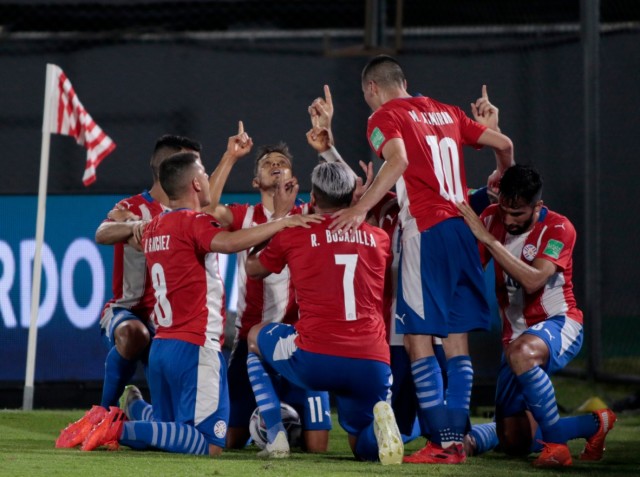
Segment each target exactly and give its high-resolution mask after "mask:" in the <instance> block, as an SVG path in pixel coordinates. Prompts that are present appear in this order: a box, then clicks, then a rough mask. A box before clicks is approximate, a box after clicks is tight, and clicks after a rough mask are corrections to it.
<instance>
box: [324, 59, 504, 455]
mask: <svg viewBox="0 0 640 477" xmlns="http://www.w3.org/2000/svg"><path fill="white" fill-rule="evenodd" d="M406 88H407V83H406V79H405V76H404V73H403V71H402V69H401V67H400V65H399V64H398V62H397V61H396V60H394V59H393V58H391V57H388V56H384V55H381V56H378V57H375V58H374V59H372V60H371V61H370V62H369V63H368V64H367V65H366V66H365V68H364V70H363V72H362V90H363V93H364V98H365V101H366V102H367V104H368V105H369V106H370V107H371V109H372V110H373V111H374V112H373V114H372V115H371V116H370V118H369V123H368V128H367V134H368V137H369V142H370V145H371V147H372V148H373V150H374V151H375V152H376V154H378V155H379V156H380V157H381V158H382V159H384V161H385V162H384V164H383V165H382V167H381V168H380V170H379V171H378V174H377V176H376V178H375V179H374V181H373V183H372V185H371V187H370V188H369V189H368V191H367V192H365V194H364V195H363V197H362V198H361V199H360V201H358V203H356V204H355V205H354V206H353V207H351V208H349V209H346V210H341V211H338V212H336V213H335V214H334V216H335V218H334V222H333V224H332V228H333V230H342V231H349V230H353V229H354V227H357V226H358V224H360V223H362V221H363V220H364V219H365V217H366V214H367V212H368V211H369V210H370V209H371V208H372V207H373V206H374V205H375V204H376V203H378V202H379V201H380V199H381V198H382V197H383V195H384V194H385V193H386V192H387V191H388V190H389V189H390V188H391V187H392V186H393V185H394V184H396V191H397V193H398V200H399V202H400V207H401V211H400V220H401V222H402V227H403V237H402V257H401V263H400V270H399V278H398V281H399V283H398V304H397V311H396V319H397V320H398V322H397V323H396V324H397V329H398V331H399V332H401V333H403V334H404V335H405V338H404V340H405V346H406V347H407V350H408V353H409V357H410V360H411V366H412V374H413V379H414V382H415V384H416V388H417V396H418V402H419V408H420V413H421V414H422V416H423V417H422V418H423V419H424V420H425V421H426V422H427V423H428V425H429V428H430V430H431V441H430V442H429V443H428V444H427V446H426V447H425V448H424V449H421V450H420V451H418V452H417V453H416V454H414V455H412V456H408V457H407V458H406V459H405V460H406V461H407V462H416V463H422V462H424V463H460V462H463V461H464V460H465V455H464V450H463V447H462V439H463V435H464V432H465V428H466V426H467V422H468V417H469V416H468V415H469V402H470V398H471V387H472V380H473V368H472V365H471V359H470V357H469V350H468V343H467V332H469V331H472V330H475V329H487V328H488V325H489V320H490V316H489V306H488V304H487V302H486V298H485V295H484V278H483V272H482V267H481V265H480V261H479V257H478V253H477V247H476V244H475V240H474V237H473V235H472V234H471V232H470V231H469V228H468V227H467V226H466V225H465V224H464V221H463V220H460V218H459V216H458V211H457V208H456V205H455V202H456V201H460V200H463V199H464V198H465V197H466V192H467V186H466V181H465V174H464V163H463V158H462V146H463V145H464V144H469V145H472V146H482V145H487V146H490V147H491V148H493V149H494V151H495V153H496V162H497V168H496V170H495V171H494V172H493V173H492V174H491V175H490V176H489V180H488V186H490V187H496V186H497V184H498V181H499V179H500V177H501V175H502V173H503V172H504V170H505V169H506V168H507V167H509V166H510V165H512V163H513V146H512V143H511V141H510V140H509V138H508V137H506V136H504V135H502V134H500V133H498V132H496V131H493V130H491V129H487V127H486V126H483V125H481V124H479V123H477V122H475V121H473V120H471V119H469V118H468V117H467V116H466V115H465V114H464V113H463V112H462V110H460V109H459V108H457V107H454V106H449V105H447V104H444V103H440V102H437V101H435V100H433V99H431V98H427V97H422V96H419V97H412V96H411V95H410V94H409V93H408V92H407V89H406ZM432 336H440V337H442V338H443V344H444V348H445V352H446V355H447V360H448V361H447V377H448V388H447V396H446V400H445V396H444V393H443V384H442V375H441V372H440V367H439V365H438V363H437V360H436V358H435V356H434V351H433V346H432Z"/></svg>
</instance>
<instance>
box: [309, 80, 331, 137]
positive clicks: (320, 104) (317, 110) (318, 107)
mask: <svg viewBox="0 0 640 477" xmlns="http://www.w3.org/2000/svg"><path fill="white" fill-rule="evenodd" d="M308 111H309V116H311V125H312V126H313V125H314V123H313V120H314V118H316V119H317V120H318V122H317V125H318V126H319V127H321V128H327V129H328V130H329V131H331V120H332V119H333V99H332V97H331V90H330V89H329V85H326V84H325V85H324V98H320V97H318V98H316V99H314V100H313V102H312V103H311V105H310V106H309V108H308Z"/></svg>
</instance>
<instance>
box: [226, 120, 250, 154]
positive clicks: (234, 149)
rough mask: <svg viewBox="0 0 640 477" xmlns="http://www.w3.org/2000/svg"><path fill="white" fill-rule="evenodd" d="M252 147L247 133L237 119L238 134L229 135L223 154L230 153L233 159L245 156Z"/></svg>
mask: <svg viewBox="0 0 640 477" xmlns="http://www.w3.org/2000/svg"><path fill="white" fill-rule="evenodd" d="M252 147H253V141H252V140H251V137H250V136H249V134H247V133H246V132H245V130H244V124H242V121H238V134H236V135H235V136H231V137H230V138H229V140H228V141H227V151H226V152H225V154H228V155H230V156H231V157H232V158H234V159H236V160H237V159H240V158H241V157H243V156H246V155H247V154H248V153H249V152H250V151H251V148H252Z"/></svg>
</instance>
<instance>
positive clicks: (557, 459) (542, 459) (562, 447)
mask: <svg viewBox="0 0 640 477" xmlns="http://www.w3.org/2000/svg"><path fill="white" fill-rule="evenodd" d="M538 442H539V443H540V444H542V445H543V446H544V448H543V449H542V452H541V453H540V455H539V456H538V458H537V459H536V460H534V461H533V466H534V467H568V466H570V465H572V464H573V462H572V461H571V453H570V452H569V447H568V446H567V444H555V443H553V442H542V441H541V440H538Z"/></svg>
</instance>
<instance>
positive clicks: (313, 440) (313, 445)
mask: <svg viewBox="0 0 640 477" xmlns="http://www.w3.org/2000/svg"><path fill="white" fill-rule="evenodd" d="M328 448H329V431H325V430H322V431H304V450H305V451H306V452H310V453H312V454H320V453H323V452H327V450H328Z"/></svg>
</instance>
